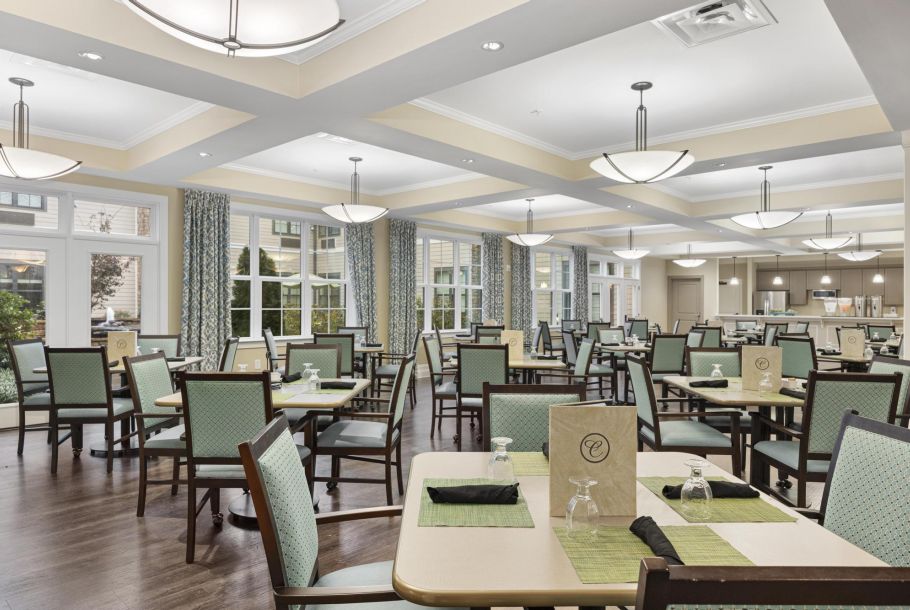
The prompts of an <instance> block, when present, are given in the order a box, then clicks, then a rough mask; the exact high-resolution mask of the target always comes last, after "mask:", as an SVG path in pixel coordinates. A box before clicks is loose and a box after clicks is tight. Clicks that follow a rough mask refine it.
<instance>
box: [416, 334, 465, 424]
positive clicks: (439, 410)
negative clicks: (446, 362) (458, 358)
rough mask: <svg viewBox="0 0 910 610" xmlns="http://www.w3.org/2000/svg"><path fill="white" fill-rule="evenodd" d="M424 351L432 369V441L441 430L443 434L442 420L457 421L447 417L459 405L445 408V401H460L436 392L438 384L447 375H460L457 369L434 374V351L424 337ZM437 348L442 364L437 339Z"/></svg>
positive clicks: (452, 417) (454, 395)
mask: <svg viewBox="0 0 910 610" xmlns="http://www.w3.org/2000/svg"><path fill="white" fill-rule="evenodd" d="M422 339H423V349H424V353H425V354H426V357H427V367H428V368H429V369H430V392H431V396H432V399H433V400H432V404H431V405H430V415H431V417H430V438H431V439H432V438H433V437H434V436H435V434H436V430H439V432H440V434H441V433H442V420H443V419H455V417H456V416H455V414H454V413H453V414H450V415H446V413H445V412H446V411H453V410H456V409H457V404H456V406H455V407H449V408H448V409H447V408H446V407H445V401H447V400H452V401H457V400H458V394H457V393H456V394H443V393H440V392H437V391H436V388H437V384H438V383H441V382H442V381H443V380H444V379H445V377H446V376H447V375H450V376H452V377H455V376H456V375H457V374H458V373H457V371H456V370H455V369H446V368H445V367H443V368H442V370H440V371H439V372H433V368H432V365H431V364H430V349H432V348H431V347H430V346H429V345H428V344H427V338H426V337H423V338H422ZM436 346H437V348H438V349H439V362H440V363H442V347H441V346H440V345H439V343H438V339H437V344H436Z"/></svg>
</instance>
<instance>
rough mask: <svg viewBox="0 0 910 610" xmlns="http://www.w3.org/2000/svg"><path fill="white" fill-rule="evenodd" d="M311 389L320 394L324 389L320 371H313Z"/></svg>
mask: <svg viewBox="0 0 910 610" xmlns="http://www.w3.org/2000/svg"><path fill="white" fill-rule="evenodd" d="M310 388H311V391H313V392H318V391H320V390H321V389H322V380H321V379H319V369H313V376H312V377H310Z"/></svg>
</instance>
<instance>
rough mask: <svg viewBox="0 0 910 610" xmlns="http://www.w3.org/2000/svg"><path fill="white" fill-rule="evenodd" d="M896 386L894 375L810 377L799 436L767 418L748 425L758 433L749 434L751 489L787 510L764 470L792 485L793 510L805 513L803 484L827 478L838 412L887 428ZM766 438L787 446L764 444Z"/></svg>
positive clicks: (898, 380)
mask: <svg viewBox="0 0 910 610" xmlns="http://www.w3.org/2000/svg"><path fill="white" fill-rule="evenodd" d="M900 384H901V375H900V374H899V373H894V374H884V375H871V374H867V373H820V372H817V371H810V372H809V381H808V385H807V388H806V406H805V407H804V409H803V420H802V424H801V430H799V431H797V430H794V429H793V428H791V427H786V426H785V425H784V424H782V423H780V422H777V421H774V420H772V419H771V418H770V417H767V416H758V415H756V416H754V418H753V422H758V427H757V428H756V427H753V430H752V464H751V477H750V478H751V483H752V484H753V485H755V486H756V487H759V488H760V489H762V490H764V491H766V492H767V493H770V494H774V495H776V496H777V497H778V498H779V499H780V500H781V501H783V502H786V503H788V504H792V502H791V501H790V499H789V498H786V497H784V496H781V495H780V494H778V493H777V492H776V491H775V490H774V489H772V488H771V487H770V486H769V485H768V484H767V482H766V481H765V478H766V474H765V473H764V469H765V468H767V467H768V466H771V467H773V468H776V469H777V470H778V472H779V473H780V474H783V475H787V476H792V477H794V478H795V479H796V487H797V492H796V498H797V499H796V506H799V507H805V506H806V483H807V482H813V481H814V482H823V481H825V479H826V478H827V476H828V467H829V465H830V460H831V454H832V452H833V451H834V445H835V442H836V440H837V435H838V434H839V432H840V423H841V417H842V416H843V414H844V412H845V411H856V412H857V413H859V414H860V415H863V416H864V417H868V418H869V419H873V420H876V421H880V422H888V423H893V422H894V416H895V411H896V409H897V400H898V395H899V394H900ZM768 432H775V433H777V434H779V435H785V436H787V437H792V439H793V440H780V439H778V440H768V439H767V437H768Z"/></svg>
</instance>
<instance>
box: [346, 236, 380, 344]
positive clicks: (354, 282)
mask: <svg viewBox="0 0 910 610" xmlns="http://www.w3.org/2000/svg"><path fill="white" fill-rule="evenodd" d="M344 249H345V251H346V252H347V253H348V267H349V268H350V270H351V289H352V290H353V291H354V307H355V308H356V309H357V320H358V321H359V322H360V326H367V327H368V329H367V340H368V341H375V340H376V264H375V256H374V254H373V223H367V222H365V223H361V224H351V225H347V226H346V227H345V228H344Z"/></svg>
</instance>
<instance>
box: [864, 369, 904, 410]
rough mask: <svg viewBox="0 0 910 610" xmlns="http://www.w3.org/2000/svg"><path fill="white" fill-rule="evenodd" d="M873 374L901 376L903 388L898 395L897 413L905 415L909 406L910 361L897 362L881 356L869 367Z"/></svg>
mask: <svg viewBox="0 0 910 610" xmlns="http://www.w3.org/2000/svg"><path fill="white" fill-rule="evenodd" d="M869 372H870V373H872V374H879V375H880V374H883V373H884V374H886V375H888V374H892V373H900V374H901V387H900V392H899V393H898V395H897V412H898V413H905V412H906V409H907V407H908V405H907V398H908V396H907V389H908V388H910V361H907V360H897V359H895V358H886V359H883V358H881V357H880V356H879V357H875V358H873V359H872V365H871V366H870V367H869Z"/></svg>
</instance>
